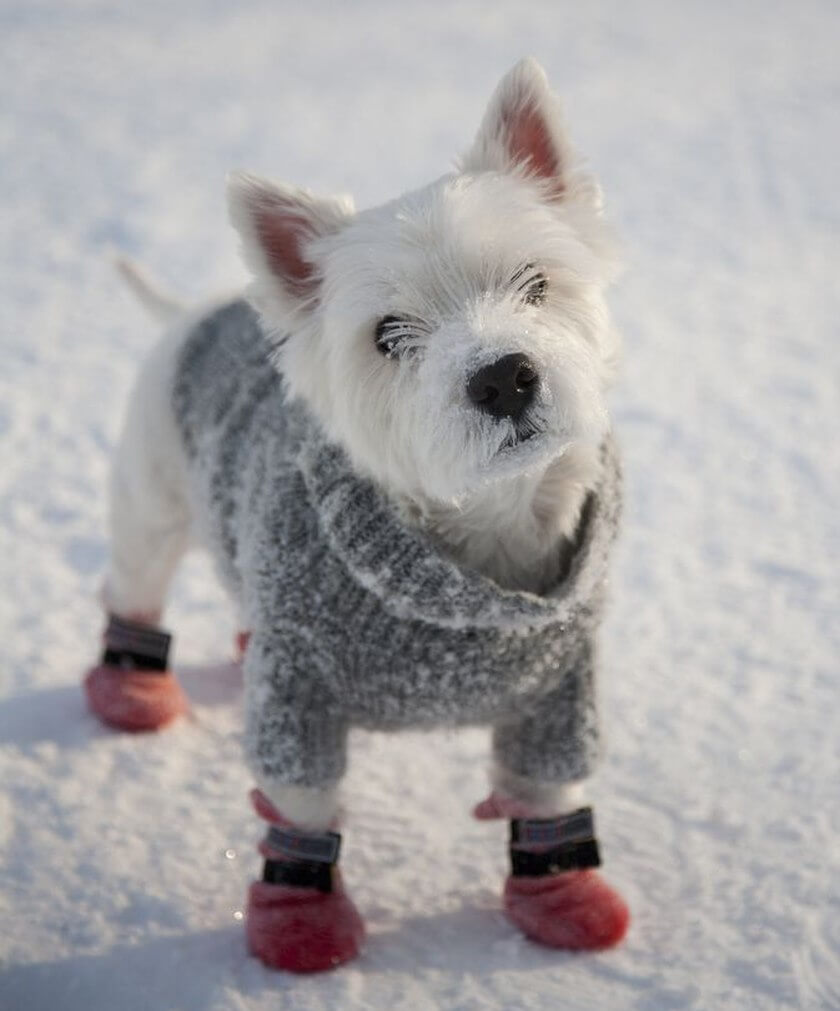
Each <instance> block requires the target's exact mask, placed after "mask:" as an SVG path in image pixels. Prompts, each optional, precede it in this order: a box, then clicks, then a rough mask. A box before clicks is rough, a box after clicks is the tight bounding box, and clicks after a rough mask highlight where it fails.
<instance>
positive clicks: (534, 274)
mask: <svg viewBox="0 0 840 1011" xmlns="http://www.w3.org/2000/svg"><path fill="white" fill-rule="evenodd" d="M511 283H512V284H513V285H514V286H515V288H516V291H517V292H519V293H520V294H521V296H522V301H523V302H525V303H526V304H527V305H540V303H542V302H544V301H545V294H546V291H547V290H548V278H547V277H546V276H545V274H543V273H542V271H540V270H537V269H536V267H535V266H534V265H533V263H526V264H525V266H524V267H520V268H519V270H517V272H516V273H515V274H514V275H513V277H512V279H511Z"/></svg>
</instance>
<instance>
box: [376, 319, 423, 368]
mask: <svg viewBox="0 0 840 1011" xmlns="http://www.w3.org/2000/svg"><path fill="white" fill-rule="evenodd" d="M374 334H375V339H376V347H377V348H378V349H379V351H381V352H382V354H383V355H385V357H386V358H398V357H400V356H402V355H404V354H407V353H409V352H411V351H415V350H416V349H417V337H418V327H417V323H416V322H415V321H414V320H411V319H403V318H402V317H400V316H383V317H382V319H381V320H380V321H379V322H378V323H377V324H376V330H375V331H374Z"/></svg>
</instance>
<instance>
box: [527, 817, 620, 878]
mask: <svg viewBox="0 0 840 1011" xmlns="http://www.w3.org/2000/svg"><path fill="white" fill-rule="evenodd" d="M510 860H511V868H512V872H513V876H514V877H532V878H535V877H542V876H543V875H545V874H557V873H559V872H560V871H571V870H582V869H584V868H587V867H599V866H600V864H601V857H600V853H599V852H598V842H597V840H596V839H595V822H594V820H593V817H592V808H591V807H582V808H580V810H578V811H573V812H571V813H570V814H564V815H561V816H560V817H559V818H516V819H514V820H513V821H511V823H510Z"/></svg>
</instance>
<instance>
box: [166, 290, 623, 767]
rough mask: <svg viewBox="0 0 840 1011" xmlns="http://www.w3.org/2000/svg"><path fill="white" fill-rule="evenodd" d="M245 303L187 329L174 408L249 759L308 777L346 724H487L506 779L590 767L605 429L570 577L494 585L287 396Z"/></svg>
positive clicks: (612, 513) (611, 496)
mask: <svg viewBox="0 0 840 1011" xmlns="http://www.w3.org/2000/svg"><path fill="white" fill-rule="evenodd" d="M268 350H269V348H268V344H267V342H266V340H265V338H264V336H263V333H262V331H261V329H260V326H259V323H258V320H257V317H256V315H255V313H254V312H253V310H252V309H251V308H250V307H249V306H248V305H247V304H246V303H244V302H241V301H239V302H234V303H231V304H229V305H227V306H225V307H223V308H222V309H220V310H218V311H217V312H215V313H213V314H212V315H210V316H208V317H207V318H206V319H204V320H203V321H202V322H201V323H199V324H198V325H197V326H196V328H195V330H194V332H193V333H192V334H191V335H190V336H189V337H188V338H187V340H186V342H185V344H184V346H183V350H182V352H181V356H180V359H179V362H178V365H177V368H176V375H175V385H174V406H175V413H176V417H177V420H178V425H179V428H180V430H181V432H182V435H183V439H184V444H185V448H186V451H187V456H188V459H189V460H190V466H191V471H192V474H191V477H192V485H193V493H194V499H195V501H194V503H193V505H194V508H195V510H196V514H197V521H198V526H199V530H200V531H201V532H202V533H203V535H204V538H205V540H206V541H207V543H208V544H209V546H210V548H211V550H212V552H213V554H214V556H215V559H216V562H217V564H218V566H219V569H220V573H221V576H222V579H223V582H224V583H225V585H226V587H227V589H228V590H229V592H230V593H231V594H232V596H233V597H234V599H235V600H236V601H237V602H238V604H239V607H240V608H241V612H242V616H243V620H244V621H245V622H246V623H247V627H249V628H250V629H252V637H251V641H250V644H249V647H248V652H247V656H246V659H245V679H246V707H247V726H246V741H247V750H248V754H249V759H250V761H251V763H252V766H253V768H254V771H255V772H256V773H258V774H259V775H262V776H270V777H273V778H275V779H278V780H280V781H282V782H285V783H288V784H297V785H304V786H321V785H326V784H329V783H332V782H334V781H336V780H337V779H338V778H339V777H340V776H341V775H342V773H343V771H344V767H345V750H346V737H347V731H348V728H349V727H351V726H358V727H367V728H371V729H379V730H391V729H396V728H399V727H423V726H426V727H429V726H441V725H448V726H455V725H465V724H485V725H491V726H492V727H493V731H494V738H493V742H494V751H495V756H496V759H497V760H498V761H499V762H500V763H501V764H502V765H503V766H504V767H505V768H507V769H508V770H510V771H511V772H514V773H516V774H518V775H521V776H527V777H531V778H534V779H538V780H545V781H570V780H574V779H580V778H583V777H585V776H587V775H588V774H589V773H590V772H591V769H592V766H593V763H594V761H595V759H596V758H597V753H598V727H597V718H596V710H595V697H594V685H593V674H594V655H593V654H594V641H593V636H594V633H595V631H596V626H597V624H598V621H599V618H600V614H601V609H602V600H603V592H604V587H605V577H606V566H607V555H608V552H609V548H610V545H611V544H612V541H613V539H614V537H615V534H616V529H617V524H618V517H619V510H620V483H619V470H618V463H617V458H616V454H615V449H614V446H613V444H612V441H611V440H610V439H607V440H606V441H605V443H604V445H603V446H602V451H601V452H602V463H603V467H602V473H601V479H600V484H599V486H598V487H597V488H596V489H594V490H593V491H592V492H591V493H590V495H589V497H588V499H587V502H586V505H585V507H584V510H583V515H582V519H581V523H580V528H579V531H578V535H577V543H576V547H575V552H574V555H573V558H572V560H571V563H570V566H569V568H568V571H567V572H566V574H565V575H564V576H563V578H561V580H560V581H559V582H558V585H557V586H555V587H554V588H553V589H552V590H551V591H550V592H549V593H548V594H546V595H545V596H535V595H534V594H530V593H523V592H516V591H509V590H503V589H501V588H500V587H499V586H497V585H496V584H495V583H494V582H492V581H491V580H489V579H487V578H486V577H484V576H482V575H480V574H479V573H477V572H474V571H470V570H467V569H465V568H462V567H460V566H459V565H457V564H456V563H455V562H453V561H452V560H451V559H449V558H448V557H447V556H446V555H445V554H443V553H442V552H441V550H440V549H439V548H438V547H437V546H436V545H435V544H434V542H432V541H431V540H430V539H429V538H428V537H427V536H426V535H425V534H424V533H423V532H422V531H419V530H415V529H412V528H410V527H407V526H406V525H405V524H404V523H403V522H402V521H401V519H400V518H399V516H398V514H397V512H396V510H395V509H394V507H393V506H392V505H391V504H390V503H389V502H388V501H387V500H386V498H385V497H384V496H383V495H382V494H381V493H380V492H379V491H378V490H377V488H376V487H375V486H374V485H373V484H372V483H371V482H369V481H367V480H365V479H362V478H360V477H359V476H358V475H357V474H356V473H354V471H353V470H352V469H351V467H350V465H349V462H348V459H347V456H346V455H345V453H344V451H343V450H342V449H341V448H340V447H338V446H336V445H335V444H333V443H330V442H327V441H326V439H325V437H324V435H323V434H322V431H321V429H320V427H319V426H318V424H317V422H316V421H315V420H314V419H313V418H312V416H311V415H310V414H309V413H308V411H307V410H306V409H305V408H304V407H303V406H302V405H300V404H298V403H290V402H289V401H288V400H287V399H286V398H285V396H284V391H283V386H282V380H281V378H280V376H279V374H278V373H277V371H276V370H275V369H274V367H273V366H272V365H271V364H270V362H269V360H268Z"/></svg>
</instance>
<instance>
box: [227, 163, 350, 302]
mask: <svg viewBox="0 0 840 1011" xmlns="http://www.w3.org/2000/svg"><path fill="white" fill-rule="evenodd" d="M228 207H229V210H230V219H231V222H232V224H233V226H234V228H236V230H237V231H238V232H239V234H240V236H241V238H242V254H243V256H244V258H245V262H246V264H247V266H248V267H249V268H250V269H251V271H252V273H253V275H254V278H255V280H256V282H257V286H256V288H255V291H254V293H255V295H257V301H259V302H260V303H261V307H264V308H266V309H267V308H269V307H271V306H273V307H275V308H280V309H281V311H283V312H285V313H289V312H292V313H293V312H296V311H299V310H301V309H305V308H306V307H307V306H308V305H310V304H311V303H312V301H313V300H314V298H315V297H316V295H317V291H318V285H319V282H320V279H321V278H320V272H319V269H318V264H317V257H315V256H314V255H313V248H312V247H313V244H314V243H315V242H316V241H317V240H318V239H320V238H323V237H324V236H327V235H331V234H334V233H335V232H338V231H339V230H340V229H341V228H342V227H343V226H344V225H345V224H346V223H347V222H348V221H349V220H350V218H351V217H352V215H353V204H352V201H351V200H350V199H349V198H342V197H334V198H325V197H316V196H314V195H313V194H312V193H310V192H308V191H307V190H302V189H293V188H291V187H286V186H279V185H277V184H275V183H271V182H269V181H268V180H267V179H260V178H258V177H257V176H252V175H249V174H248V173H245V172H234V173H231V175H230V177H229V179H228Z"/></svg>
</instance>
